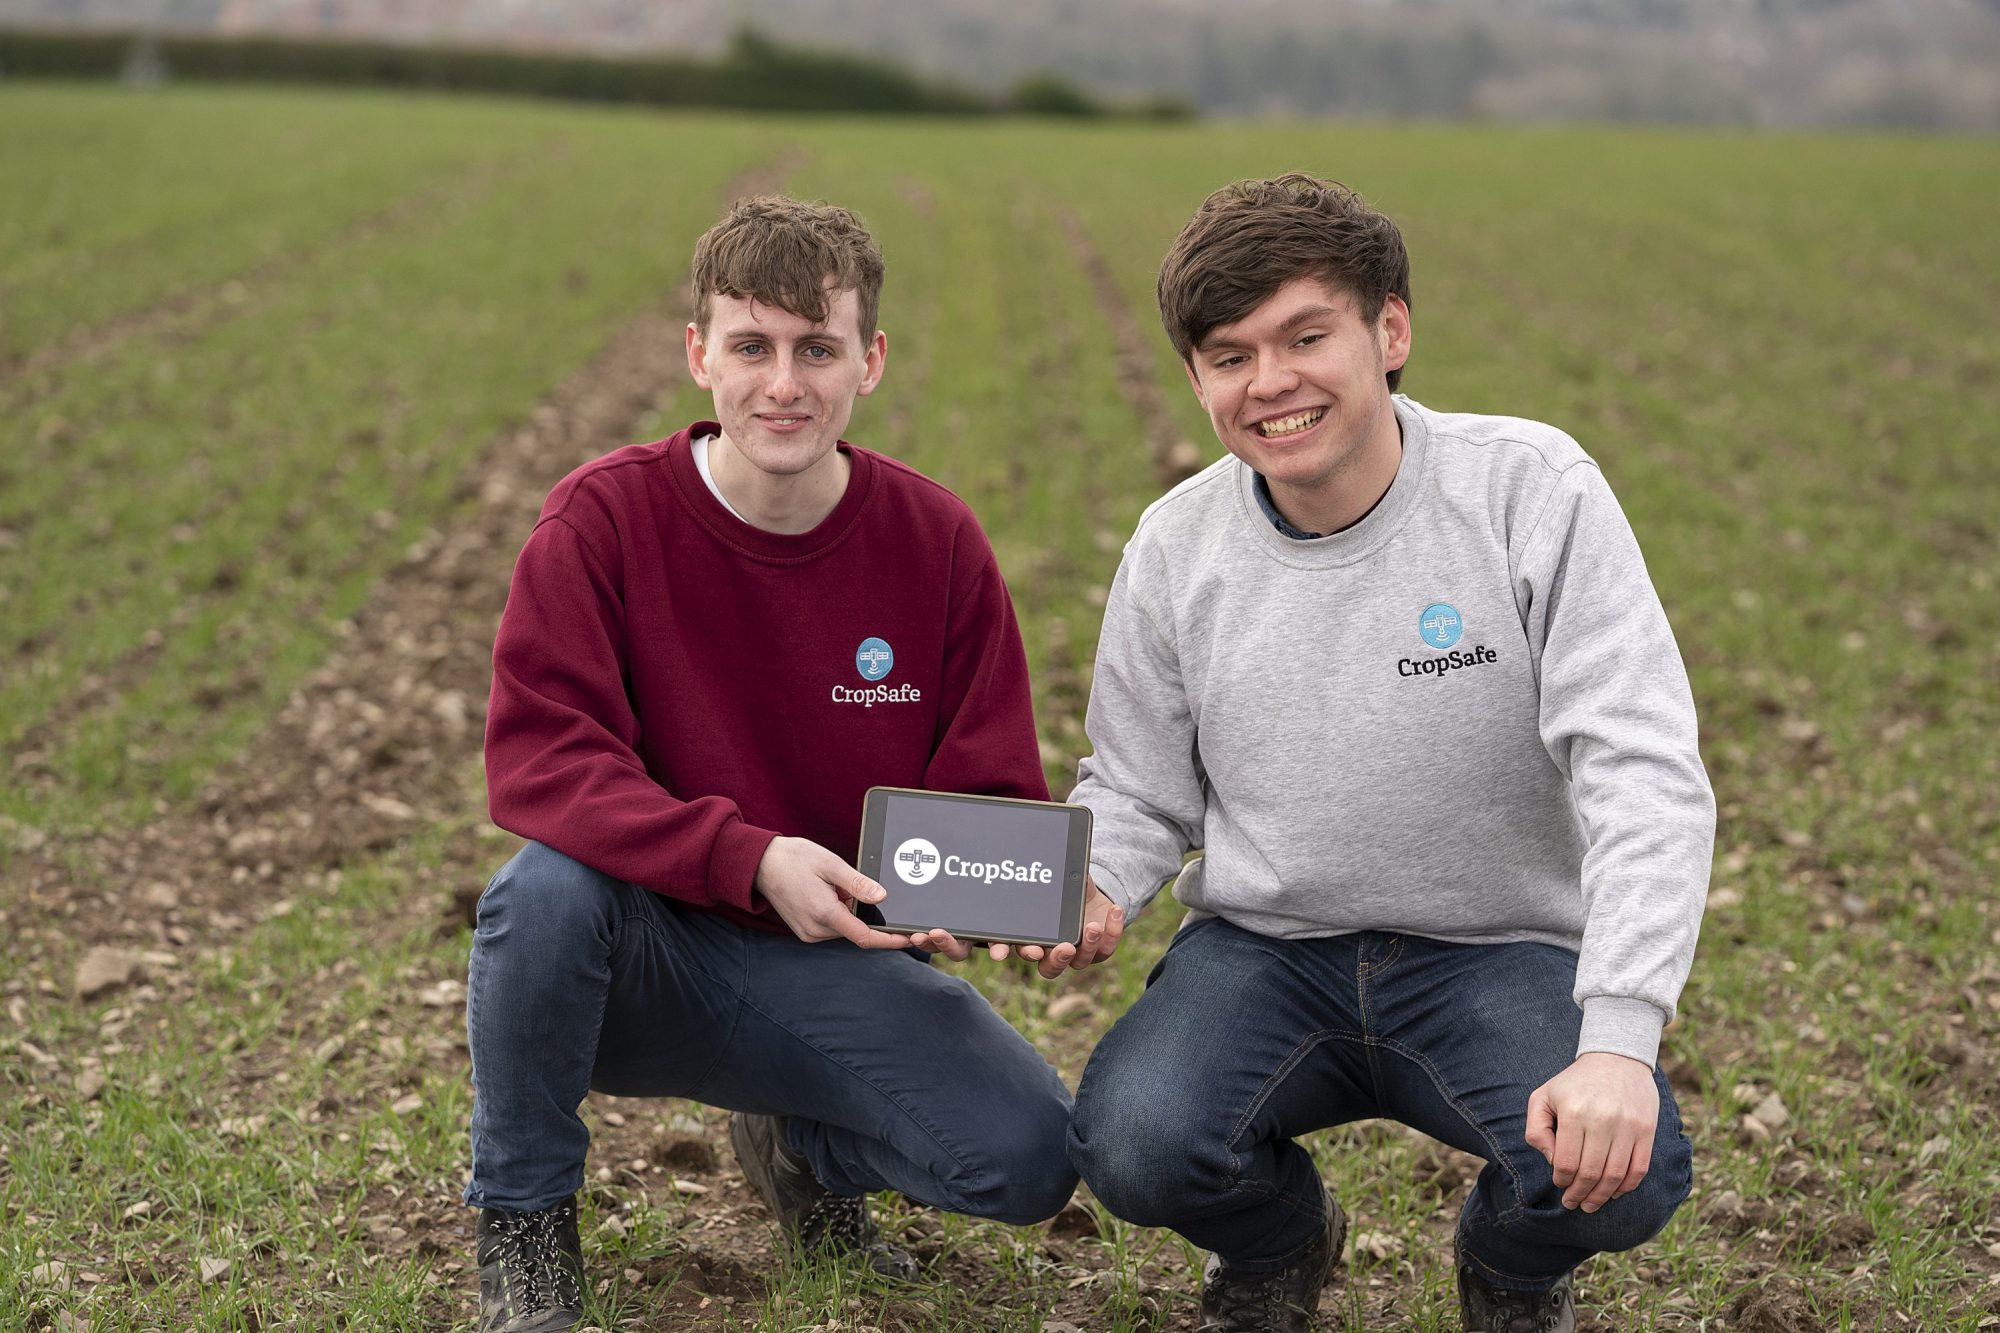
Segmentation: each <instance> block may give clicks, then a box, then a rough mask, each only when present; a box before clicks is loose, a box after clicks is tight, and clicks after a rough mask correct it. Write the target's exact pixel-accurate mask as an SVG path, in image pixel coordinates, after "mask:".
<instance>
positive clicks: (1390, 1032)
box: [1070, 917, 1693, 1290]
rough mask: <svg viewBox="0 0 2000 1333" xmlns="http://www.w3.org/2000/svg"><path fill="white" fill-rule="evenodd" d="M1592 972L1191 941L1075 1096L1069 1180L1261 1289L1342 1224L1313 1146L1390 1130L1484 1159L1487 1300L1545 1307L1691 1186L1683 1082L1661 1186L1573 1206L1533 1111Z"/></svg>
mask: <svg viewBox="0 0 2000 1333" xmlns="http://www.w3.org/2000/svg"><path fill="white" fill-rule="evenodd" d="M1575 979H1576V955H1574V954H1572V953H1570V952H1568V951H1566V950H1563V949H1558V948H1554V947H1551V946H1549V945H1543V944H1501V945H1470V944H1442V943H1439V942H1437V941H1435V940H1426V939H1422V938H1420V937H1418V936H1413V935H1390V934H1383V933H1379V932H1372V931H1371V932H1364V933H1361V934H1356V935H1338V936H1333V937H1330V938H1325V939H1309V940H1282V939H1272V938H1269V937H1267V936H1263V935H1259V934H1256V933H1254V932H1251V931H1247V930H1243V929H1240V928H1239V927H1236V926H1233V925H1231V924H1229V923H1228V922H1227V921H1224V920H1222V919H1221V918H1219V917H1209V918H1205V919H1203V920H1201V921H1198V922H1196V923H1195V924H1193V925H1191V926H1189V927H1187V928H1186V929H1184V930H1182V932H1181V933H1180V935H1179V936H1177V937H1176V938H1175V940H1174V942H1173V944H1172V945H1171V946H1170V947H1169V948H1168V950H1167V953H1166V955H1165V957H1163V958H1162V959H1161V960H1160V962H1159V965H1158V966H1157V967H1155V968H1154V970H1153V973H1152V976H1151V977H1150V978H1149V979H1148V981H1147V985H1146V991H1145V994H1143V995H1142V996H1140V998H1139V1000H1138V1001H1137V1002H1136V1003H1135V1004H1133V1006H1132V1007H1131V1009H1129V1010H1128V1011H1126V1013H1125V1015H1124V1016H1123V1017H1122V1018H1120V1019H1119V1020H1118V1022H1117V1023H1116V1024H1115V1025H1114V1026H1113V1027H1112V1029H1111V1031H1110V1032H1109V1033H1107V1034H1106V1035H1105V1037H1104V1039H1103V1041H1101V1042H1100V1043H1099V1044H1098V1047H1097V1050H1096V1052H1095V1053H1094V1054H1093V1055H1092V1056H1091V1058H1090V1063H1089V1065H1088V1066H1087V1067H1086V1068H1085V1069H1084V1072H1083V1080H1082V1082H1081V1083H1080V1084H1079V1085H1078V1087H1077V1094H1076V1112H1075V1115H1074V1116H1073V1118H1072V1120H1071V1125H1070V1160H1072V1161H1073V1162H1075V1163H1076V1165H1077V1168H1078V1169H1079V1170H1080V1171H1082V1173H1083V1178H1084V1180H1085V1182H1087V1183H1088V1184H1089V1185H1090V1188H1091V1189H1092V1190H1093V1191H1095V1193H1096V1194H1097V1197H1098V1198H1099V1199H1100V1200H1102V1201H1103V1203H1104V1205H1105V1206H1106V1207H1107V1208H1109V1209H1110V1210H1111V1211H1112V1212H1113V1213H1116V1214H1117V1215H1118V1216H1120V1217H1122V1218H1125V1219H1126V1220H1127V1221H1130V1222H1135V1223H1138V1224H1140V1225H1142V1226H1162V1227H1172V1228H1173V1229H1174V1230H1176V1231H1178V1232H1180V1233H1181V1234H1182V1235H1184V1236H1186V1237H1187V1238H1188V1239H1189V1240H1191V1241H1193V1242H1194V1243H1195V1244H1197V1245H1200V1246H1202V1247H1203V1248H1205V1249H1210V1250H1213V1251H1215V1252H1216V1253H1217V1254H1220V1255H1221V1256H1222V1257H1223V1259H1224V1261H1225V1262H1227V1263H1228V1264H1229V1265H1230V1266H1231V1267H1233V1268H1237V1269H1239V1270H1241V1271H1244V1272H1252V1273H1254V1272H1268V1271H1272V1270H1275V1269H1278V1268H1282V1267H1284V1266H1286V1265H1287V1264H1289V1263H1291V1262H1292V1261H1294V1260H1295V1259H1296V1258H1297V1257H1298V1255H1299V1254H1300V1252H1301V1251H1302V1250H1304V1249H1305V1248H1306V1246H1308V1245H1309V1244H1311V1243H1312V1242H1313V1241H1314V1240H1316V1239H1317V1238H1318V1237H1319V1235H1320V1234H1321V1232H1322V1229H1323V1218H1324V1209H1325V1207H1326V1204H1325V1202H1324V1199H1323V1196H1322V1190H1321V1186H1320V1180H1319V1175H1318V1173H1317V1172H1316V1171H1315V1169H1314V1167H1313V1162H1312V1158H1311V1156H1310V1155H1309V1154H1308V1153H1307V1152H1306V1150H1305V1149H1304V1148H1302V1147H1300V1146H1299V1145H1298V1144H1297V1143H1296V1142H1294V1140H1295V1139H1296V1138H1297V1137H1298V1136H1299V1135H1301V1134H1305V1133H1308V1132H1310V1131H1312V1130H1316V1129H1324V1128H1327V1127H1328V1126H1332V1125H1340V1124H1346V1123H1347V1122H1349V1121H1353V1120H1362V1119H1367V1118H1371V1117H1386V1118H1388V1119H1391V1120H1397V1121H1400V1122H1402V1123H1403V1124H1406V1125H1409V1126H1412V1127H1413V1128H1415V1129H1418V1130H1421V1131H1423V1132H1424V1133H1426V1134H1428V1135H1430V1136H1431V1137H1433V1138H1436V1139H1440V1140H1442V1141H1443V1142H1445V1143H1448V1144H1450V1145H1452V1146H1453V1147H1455V1148H1459V1149H1462V1150H1464V1151H1465V1152H1469V1153H1474V1154H1476V1155H1478V1156H1480V1157H1483V1158H1485V1159H1486V1162H1487V1165H1486V1168H1485V1170H1484V1171H1482V1172H1481V1173H1480V1176H1479V1180H1478V1182H1477V1184H1475V1185H1474V1187H1473V1189H1472V1192H1471V1195H1470V1197H1469V1198H1467V1199H1466V1201H1465V1208H1464V1210H1463V1212H1462V1214H1461V1215H1460V1218H1459V1223H1458V1241H1459V1247H1460V1251H1461V1253H1463V1254H1464V1255H1465V1257H1466V1258H1467V1259H1468V1260H1469V1261H1470V1262H1471V1263H1472V1264H1473V1265H1474V1266H1475V1267H1476V1268H1477V1269H1478V1270H1479V1271H1480V1272H1481V1273H1482V1274H1483V1275H1484V1276H1485V1277H1486V1278H1487V1279H1488V1280H1489V1281H1491V1282H1493V1283H1494V1284H1495V1285H1497V1286H1502V1287H1509V1288H1513V1289H1515V1290H1539V1289H1542V1288H1546V1287H1548V1286H1549V1285H1550V1284H1552V1283H1553V1282H1555V1281H1556V1280H1557V1279H1559V1278H1560V1277H1561V1276H1562V1275H1563V1274H1564V1273H1567V1272H1568V1271H1569V1270H1570V1269H1571V1268H1573V1267H1575V1266H1576V1264H1577V1263H1578V1262H1580V1261H1581V1260H1583V1259H1585V1258H1587V1257H1589V1256H1590V1255H1592V1254H1595V1253H1598V1252H1599V1251H1603V1250H1623V1249H1629V1248H1631V1247H1632V1246H1635V1245H1638V1244H1640V1243H1642V1242H1643V1241H1646V1240H1648V1239H1650V1238H1651V1237H1652V1236H1653V1235H1654V1234H1656V1233H1657V1232H1658V1231H1659V1230H1660V1228H1661V1227H1663V1226H1665V1225H1666V1223H1667V1219H1668V1218H1669V1217H1671V1216H1672V1215H1673V1212H1674V1209H1675V1208H1676V1207H1678V1206H1679V1205H1680V1202H1681V1200H1683V1199H1684V1198H1686V1197H1687V1193H1688V1189H1689V1187H1690V1186H1691V1185H1692V1183H1693V1177H1692V1173H1691V1168H1690V1153H1689V1149H1688V1141H1687V1137H1686V1136H1685V1135H1684V1134H1682V1133H1681V1124H1680V1112H1679V1108H1677V1107H1676V1106H1675V1104H1674V1099H1673V1094H1672V1092H1671V1091H1669V1089H1668V1087H1667V1082H1666V1080H1665V1079H1664V1078H1663V1077H1661V1076H1660V1074H1659V1072H1658V1071H1657V1070H1655V1071H1654V1075H1653V1078H1654V1082H1655V1084H1656V1085H1657V1086H1658V1088H1659V1093H1660V1120H1659V1130H1658V1133H1657V1135H1656V1137H1655V1139H1654V1142H1653V1157H1652V1165H1651V1171H1650V1173H1649V1174H1648V1175H1647V1177H1646V1179H1645V1181H1644V1183H1642V1184H1641V1185H1640V1186H1639V1188H1638V1189H1636V1190H1634V1191H1633V1192H1632V1193H1630V1194H1627V1195H1624V1196H1623V1197H1621V1198H1617V1199H1613V1200H1611V1201H1610V1202H1609V1203H1607V1204H1605V1205H1604V1206H1603V1207H1602V1208H1600V1209H1599V1210H1598V1211H1597V1212H1595V1213H1585V1212H1582V1211H1581V1210H1569V1209H1565V1208H1564V1207H1563V1206H1562V1203H1561V1198H1562V1191H1561V1190H1560V1189H1558V1188H1557V1187H1556V1186H1555V1183H1554V1181H1553V1179H1552V1178H1551V1171H1550V1167H1549V1163H1548V1161H1547V1160H1546V1159H1545V1158H1543V1156H1542V1155H1541V1153H1539V1152H1537V1151H1536V1150H1535V1149H1533V1148H1531V1147H1529V1146H1528V1144H1527V1140H1526V1138H1525V1137H1524V1136H1525V1133H1526V1122H1527V1109H1528V1094H1529V1093H1530V1092H1532V1091H1533V1090H1534V1089H1535V1088H1536V1087H1537V1086H1539V1085H1540V1084H1542V1083H1544V1082H1546V1081H1547V1080H1548V1079H1549V1078H1551V1077H1552V1076H1553V1075H1555V1074H1557V1073H1559V1072H1560V1071H1561V1070H1563V1069H1564V1068H1566V1067H1567V1066H1568V1065H1569V1064H1570V1062H1571V1061H1572V1059H1573V1058H1574V1056H1575V1051H1576V1039H1577V1031H1578V1028H1579V1026H1580V1025H1581V1022H1582V1013H1581V1011H1580V1010H1578V1009H1577V1007H1576V1005H1575V1004H1574V1002H1572V1001H1571V999H1570V990H1571V987H1572V985H1573V984H1574V982H1575Z"/></svg>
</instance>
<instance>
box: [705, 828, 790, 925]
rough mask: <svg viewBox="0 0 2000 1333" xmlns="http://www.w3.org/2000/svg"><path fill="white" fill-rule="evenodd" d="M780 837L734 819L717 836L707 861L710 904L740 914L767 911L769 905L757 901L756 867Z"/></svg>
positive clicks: (768, 830) (769, 831) (767, 830)
mask: <svg viewBox="0 0 2000 1333" xmlns="http://www.w3.org/2000/svg"><path fill="white" fill-rule="evenodd" d="M777 836H778V835H777V834H776V833H773V832H772V831H771V830H770V829H765V828H758V827H756V826H755V825H753V824H745V823H744V822H743V821H741V820H735V821H733V822H731V823H728V824H725V825H723V826H722V831H721V832H720V833H717V834H716V835H715V848H714V850H713V851H711V852H710V853H709V858H708V896H709V898H710V900H711V901H714V902H718V903H723V904H726V905H727V906H730V907H734V908H735V909H736V910H737V911H739V912H760V913H761V912H766V911H769V910H770V907H769V905H768V904H766V903H765V902H763V901H762V900H760V899H754V898H753V894H752V887H753V886H754V885H755V884H756V882H757V867H758V865H759V864H760V863H761V862H762V861H763V860H764V852H765V850H766V849H767V848H769V847H770V845H771V841H772V839H774V838H776V837H777Z"/></svg>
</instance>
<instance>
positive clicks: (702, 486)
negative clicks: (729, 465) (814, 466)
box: [666, 421, 875, 563]
mask: <svg viewBox="0 0 2000 1333" xmlns="http://www.w3.org/2000/svg"><path fill="white" fill-rule="evenodd" d="M721 433H722V426H721V424H720V423H718V422H714V421H697V422H695V423H694V424H693V425H691V426H689V427H687V428H686V429H685V430H681V431H676V432H675V433H674V434H673V435H671V436H669V437H668V438H667V444H666V462H667V480H668V483H669V484H670V485H671V486H672V488H673V492H674V496H675V498H676V499H677V500H679V501H680V504H681V507H682V508H683V509H685V510H686V511H687V512H688V514H689V515H690V516H691V517H693V518H694V520H695V521H696V522H697V523H699V524H701V526H702V527H704V528H706V529H707V530H708V531H709V533H710V534H711V535H713V536H714V537H715V539H716V540H717V541H720V542H722V543H723V544H724V545H726V546H729V547H731V548H732V549H734V550H736V551H739V552H741V553H742V554H744V555H747V556H751V557H754V558H755V559H758V560H770V561H775V562H779V563H792V562H796V561H802V560H811V559H813V558H815V557H817V556H821V555H824V554H826V553H827V552H828V551H830V550H832V549H833V548H834V547H835V546H838V545H839V544H840V541H841V539H842V538H844V537H846V536H847V534H848V533H849V532H850V531H851V530H852V529H853V527H854V521H855V520H856V519H857V518H859V517H860V516H861V510H862V507H863V506H864V505H866V504H867V503H868V493H869V492H870V491H871V490H873V489H874V486H875V457H874V455H873V454H870V453H869V452H868V451H867V450H866V449H856V448H855V447H854V446H853V445H851V444H849V443H848V442H847V441H846V440H842V441H840V442H839V444H837V445H836V446H835V447H836V448H838V449H839V450H840V451H841V452H842V453H844V454H846V455H847V461H848V463H849V465H850V469H849V471H848V474H847V490H846V491H845V492H844V493H843V494H842V495H841V497H840V502H839V503H838V504H836V505H834V507H833V512H832V513H830V514H828V515H827V516H826V517H825V518H823V519H821V520H820V521H819V524H818V526H816V527H814V528H812V529H811V530H810V531H807V532H800V533H782V532H766V531H764V529H762V528H759V527H754V526H752V525H751V524H749V523H745V522H744V521H743V520H742V519H740V518H738V517H737V516H736V515H734V514H732V513H730V512H729V510H728V509H726V508H724V507H723V504H722V501H720V500H718V499H716V498H715V495H714V493H713V492H711V491H710V490H709V489H708V484H707V483H706V482H704V481H703V480H702V479H701V471H700V469H698V468H697V467H695V463H694V448H693V443H694V440H695V438H696V437H697V436H702V435H720V434H721Z"/></svg>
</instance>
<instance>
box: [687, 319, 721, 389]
mask: <svg viewBox="0 0 2000 1333" xmlns="http://www.w3.org/2000/svg"><path fill="white" fill-rule="evenodd" d="M687 353H688V375H689V377H690V378H692V379H693V380H694V382H695V384H696V385H697V386H699V387H700V388H703V389H711V388H714V387H715V386H714V385H712V384H710V383H709V382H708V347H707V345H706V344H704V343H703V342H702V340H701V329H700V328H699V327H697V326H696V325H693V324H690V325H688V331H687Z"/></svg>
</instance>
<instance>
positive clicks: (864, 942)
mask: <svg viewBox="0 0 2000 1333" xmlns="http://www.w3.org/2000/svg"><path fill="white" fill-rule="evenodd" d="M825 924H826V925H828V926H831V927H832V928H833V931H834V933H835V934H837V935H839V936H841V937H842V938H844V939H847V940H851V941H853V942H854V943H855V944H857V945H859V946H860V947H862V948H864V949H907V948H909V947H910V937H909V936H908V935H890V934H887V933H886V932H884V931H880V930H877V929H875V928H874V927H873V926H871V925H869V924H868V923H867V922H866V921H863V920H862V919H861V918H860V917H858V916H850V915H849V914H848V913H846V912H835V913H833V914H832V917H831V919H829V920H828V921H827V922H826V923H825Z"/></svg>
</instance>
